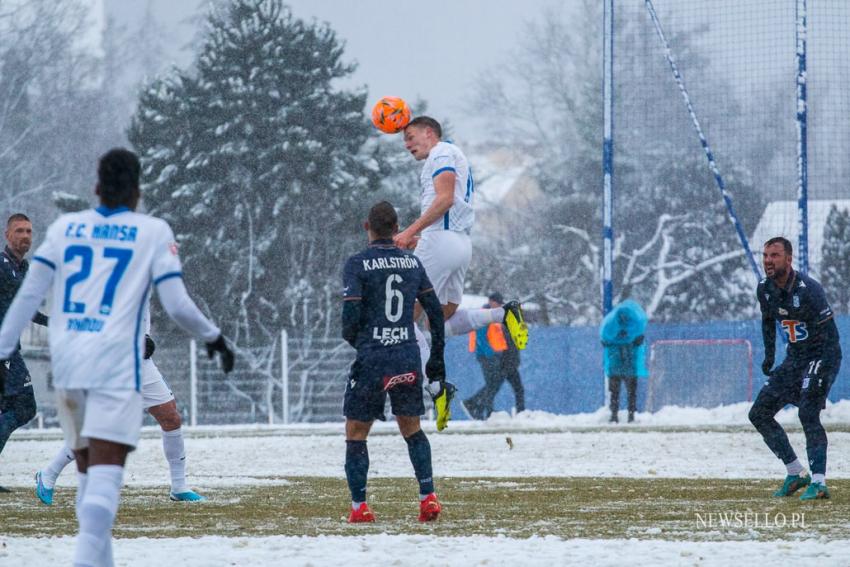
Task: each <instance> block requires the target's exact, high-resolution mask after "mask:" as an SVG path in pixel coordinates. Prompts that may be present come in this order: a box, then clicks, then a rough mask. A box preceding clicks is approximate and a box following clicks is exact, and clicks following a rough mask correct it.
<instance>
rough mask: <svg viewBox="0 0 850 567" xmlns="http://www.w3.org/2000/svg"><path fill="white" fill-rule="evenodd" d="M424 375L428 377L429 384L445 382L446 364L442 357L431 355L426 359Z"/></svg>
mask: <svg viewBox="0 0 850 567" xmlns="http://www.w3.org/2000/svg"><path fill="white" fill-rule="evenodd" d="M425 374H426V375H427V376H428V383H429V384H432V383H434V382H445V381H446V362H445V361H444V360H443V357H442V355H440V356H435V355H434V354H431V356H430V357H428V362H427V363H426V364H425Z"/></svg>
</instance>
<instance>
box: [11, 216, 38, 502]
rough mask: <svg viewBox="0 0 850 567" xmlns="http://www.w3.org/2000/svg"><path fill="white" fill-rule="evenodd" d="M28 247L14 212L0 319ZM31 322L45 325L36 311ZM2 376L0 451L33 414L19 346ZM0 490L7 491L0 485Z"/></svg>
mask: <svg viewBox="0 0 850 567" xmlns="http://www.w3.org/2000/svg"><path fill="white" fill-rule="evenodd" d="M31 246H32V223H31V222H30V219H29V218H27V216H26V215H24V214H22V213H15V214H14V215H12V216H10V217H9V220H8V221H6V247H5V248H4V250H3V253H2V260H0V321H2V319H3V317H4V316H5V315H6V311H7V310H8V309H9V305H11V304H12V300H13V299H14V298H15V294H16V293H17V291H18V288H19V287H20V286H21V282H23V281H24V276H25V275H26V273H27V270H28V269H29V262H28V261H27V260H26V259H25V258H24V256H25V255H26V253H27V252H29V250H30V247H31ZM33 322H35V323H36V324H38V325H45V326H46V325H47V316H46V315H44V314H43V313H36V314H35V317H33ZM6 364H7V367H6V372H5V378H2V379H0V453H2V452H3V448H4V447H5V446H6V441H8V440H9V437H10V436H11V435H12V432H14V431H15V430H16V429H18V428H19V427H22V426H24V425H26V424H27V423H29V421H30V420H31V419H32V418H34V417H35V413H36V406H35V393H34V392H33V389H32V380H31V379H30V373H29V370H27V365H26V364H25V363H24V358H23V357H22V356H21V351H20V345H18V349H17V350H16V351H15V353H14V354H13V355H12V356H11V358H10V359H9V361H8V362H7V363H6ZM0 492H9V490H8V489H5V488H2V487H0Z"/></svg>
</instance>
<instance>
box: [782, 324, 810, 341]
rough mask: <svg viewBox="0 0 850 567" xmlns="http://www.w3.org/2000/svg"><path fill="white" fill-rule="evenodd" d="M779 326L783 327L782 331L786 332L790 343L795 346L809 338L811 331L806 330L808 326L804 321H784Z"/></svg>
mask: <svg viewBox="0 0 850 567" xmlns="http://www.w3.org/2000/svg"><path fill="white" fill-rule="evenodd" d="M779 324H780V325H781V326H782V330H783V331H784V332H785V336H786V337H787V338H788V342H789V343H792V344H793V343H796V342H800V341H805V340H806V339H807V338H809V331H808V329H806V324H805V323H804V322H802V321H795V320H794V319H783V320H782V321H780V322H779Z"/></svg>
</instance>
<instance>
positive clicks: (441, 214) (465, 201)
mask: <svg viewBox="0 0 850 567" xmlns="http://www.w3.org/2000/svg"><path fill="white" fill-rule="evenodd" d="M442 135H443V132H442V127H441V126H440V123H439V122H437V121H436V120H434V119H433V118H431V117H429V116H418V117H416V118H414V119H413V120H411V121H410V123H409V124H408V125H407V127H405V129H404V145H405V148H407V150H408V151H409V152H410V153H411V154H412V155H413V157H414V158H416V159H417V160H418V161H424V162H425V163H424V164H423V166H422V173H421V174H420V176H419V183H420V187H421V191H420V200H421V208H420V216H419V218H418V219H416V220H415V221H414V222H413V223H412V224H411V225H410V226H408V227H407V228H406V229H404V230H403V231H402V232H400V233H399V234H397V235H396V236H395V238H394V241H395V244H396V246H398V247H399V248H406V249H411V248H414V247H415V251H414V253H415V254H416V256H417V257H418V258H419V259H420V260H421V261H422V264H423V265H424V266H425V272H426V273H427V274H428V278H429V279H430V280H431V283H432V284H433V285H434V291H436V292H437V297H438V298H439V299H440V303H441V304H442V305H443V315H444V317H445V321H446V323H445V326H446V335H447V336H451V335H462V334H465V333H468V332H469V331H472V330H474V329H478V328H480V327H485V326H487V325H489V324H490V323H495V322H504V323H505V325H506V327H507V328H508V331H509V332H510V334H511V337H512V338H513V340H514V344H516V345H517V348H519V349H524V348H525V346H526V344H527V342H528V327H527V326H526V324H525V322H524V320H523V315H522V309H521V307H520V304H519V302H517V301H510V302H508V303H506V304H505V305H504V306H502V307H497V308H495V309H458V306H459V305H460V302H461V299H462V298H463V282H464V277H465V275H466V270H467V268H469V263H470V260H471V259H472V243H471V241H470V237H469V234H470V232H471V230H472V226H473V224H474V222H475V212H474V211H473V209H472V200H473V197H474V195H475V182H474V180H473V177H472V170H471V168H470V167H469V162H468V161H467V159H466V156H465V155H464V154H463V152H461V151H460V149H459V148H458V147H457V146H455V145H454V144H452V143H450V142H444V141H442ZM417 308H418V311H417V313H416V318H417V319H419V317H420V315H421V308H419V306H418V305H417ZM415 329H416V339H417V343H418V344H419V349H420V351H421V355H422V359H423V360H427V359H428V354H429V353H428V343H427V342H426V340H425V335H424V334H423V333H422V332H421V331H420V330H419V328H418V327H415Z"/></svg>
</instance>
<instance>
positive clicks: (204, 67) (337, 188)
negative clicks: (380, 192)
mask: <svg viewBox="0 0 850 567" xmlns="http://www.w3.org/2000/svg"><path fill="white" fill-rule="evenodd" d="M342 54H343V47H342V45H341V43H340V42H339V41H338V40H337V37H336V34H335V33H334V32H333V30H331V29H330V28H329V27H327V26H326V25H322V24H318V23H305V22H304V21H301V20H299V19H297V18H295V17H293V15H292V14H291V12H290V11H289V9H288V8H287V7H286V6H285V5H284V4H283V3H282V2H281V1H280V0H234V1H233V2H232V3H231V4H230V5H229V6H227V7H226V8H225V9H223V10H216V11H213V12H211V13H210V15H209V17H208V24H207V34H206V36H205V38H204V40H203V44H202V46H201V49H200V51H199V53H198V56H197V59H196V60H195V62H194V63H193V65H192V69H191V71H189V70H182V71H181V70H176V71H175V72H174V73H173V74H172V75H170V76H167V77H165V78H162V79H159V80H157V81H155V82H154V83H152V84H151V85H150V86H149V87H148V88H147V89H145V90H144V92H143V93H142V95H141V100H140V101H139V107H138V111H137V114H136V116H135V117H134V120H133V123H132V126H131V128H130V132H129V138H130V141H131V143H132V144H133V146H134V147H135V149H136V150H137V151H138V153H139V155H140V156H141V158H142V162H143V168H144V171H143V176H144V180H143V181H144V183H145V186H144V188H143V194H144V199H145V203H146V206H147V207H148V210H149V211H150V212H151V213H152V214H154V215H157V216H160V217H162V218H164V219H166V220H167V221H169V222H170V223H171V226H172V227H173V228H174V231H175V234H176V235H177V239H178V241H179V243H180V246H181V257H182V259H183V263H184V270H185V271H186V272H187V273H188V274H189V281H192V282H197V284H195V285H196V286H197V291H198V292H199V295H200V296H201V297H202V298H203V299H204V300H205V302H206V304H207V305H208V306H209V307H210V309H211V311H212V312H214V313H215V314H216V316H217V318H218V320H220V321H222V322H223V324H224V326H225V328H226V332H227V333H228V334H229V335H230V336H231V337H233V338H234V339H235V340H236V342H237V343H238V344H241V345H242V346H251V345H252V344H258V343H259V344H263V343H266V342H267V341H268V340H269V339H270V338H274V337H275V336H276V334H277V332H278V331H279V329H280V328H281V327H284V328H287V329H288V330H289V331H290V333H294V334H296V335H300V336H304V335H309V336H315V335H320V336H328V335H330V334H335V328H336V321H337V319H338V308H339V305H338V304H339V291H338V289H339V287H340V283H339V281H340V273H339V272H340V269H341V263H342V260H343V258H344V257H345V256H346V255H348V254H350V253H353V252H354V251H356V249H357V248H358V247H362V245H363V243H364V236H363V234H362V228H361V225H362V219H363V218H365V211H366V210H367V209H368V206H369V205H371V202H370V200H369V198H368V196H369V194H370V191H372V190H373V189H374V188H376V187H377V186H378V179H377V177H378V173H379V170H380V167H379V165H378V163H377V162H376V160H375V159H374V156H373V155H372V154H371V153H370V151H371V152H374V144H372V145H371V146H370V145H367V144H366V142H367V140H368V139H369V136H370V133H371V128H370V127H369V126H368V123H367V122H366V121H365V119H364V116H363V108H364V105H365V93H364V92H362V91H360V90H357V91H347V90H338V89H336V88H335V83H336V82H337V81H338V80H339V79H342V78H344V77H346V76H348V75H349V74H350V73H351V72H352V71H353V69H354V66H353V65H350V64H346V63H343V61H342ZM370 147H371V150H370V149H369V148H370Z"/></svg>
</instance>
